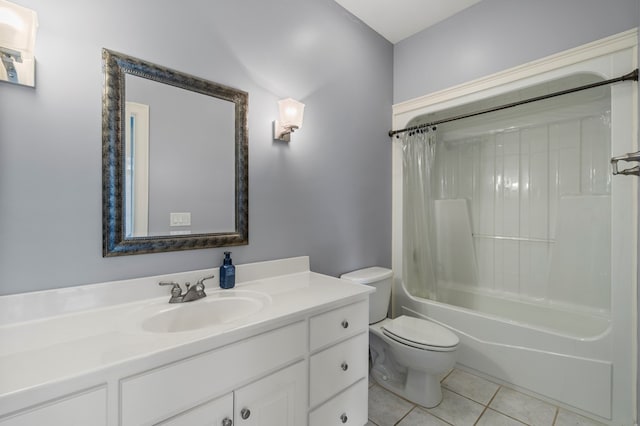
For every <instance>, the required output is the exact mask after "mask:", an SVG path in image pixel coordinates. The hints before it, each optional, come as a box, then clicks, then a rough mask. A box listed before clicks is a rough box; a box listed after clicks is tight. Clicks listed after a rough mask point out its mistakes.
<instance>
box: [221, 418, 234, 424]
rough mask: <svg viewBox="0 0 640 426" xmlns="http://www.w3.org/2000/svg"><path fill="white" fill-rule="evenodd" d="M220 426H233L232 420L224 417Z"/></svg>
mask: <svg viewBox="0 0 640 426" xmlns="http://www.w3.org/2000/svg"><path fill="white" fill-rule="evenodd" d="M222 426H233V420H231V419H230V418H229V417H225V418H224V419H222Z"/></svg>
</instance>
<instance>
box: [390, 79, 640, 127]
mask: <svg viewBox="0 0 640 426" xmlns="http://www.w3.org/2000/svg"><path fill="white" fill-rule="evenodd" d="M630 80H632V81H638V69H637V68H636V69H635V70H633V71H632V72H630V73H629V74H625V75H623V76H621V77H617V78H612V79H610V80H605V81H599V82H597V83H591V84H586V85H584V86H579V87H574V88H573V89H567V90H560V91H558V92H553V93H549V94H548V95H542V96H536V97H534V98H529V99H523V100H521V101H517V102H512V103H509V104H505V105H500V106H497V107H492V108H487V109H483V110H480V111H476V112H472V113H469V114H463V115H456V116H454V117H450V118H445V119H442V120H437V121H434V122H431V123H425V124H419V125H417V126H411V127H406V128H404V129H399V130H389V137H392V136H394V135H397V134H399V133H404V132H410V131H414V130H422V129H425V128H427V127H431V126H437V125H438V124H443V123H448V122H450V121H456V120H461V119H463V118H469V117H475V116H477V115H482V114H487V113H490V112H495V111H500V110H503V109H507V108H513V107H515V106H518V105H524V104H528V103H531V102H537V101H543V100H545V99H549V98H555V97H556V96H562V95H568V94H569V93H575V92H579V91H582V90H587V89H593V88H594V87H600V86H605V85H607V84H613V83H618V82H621V81H630Z"/></svg>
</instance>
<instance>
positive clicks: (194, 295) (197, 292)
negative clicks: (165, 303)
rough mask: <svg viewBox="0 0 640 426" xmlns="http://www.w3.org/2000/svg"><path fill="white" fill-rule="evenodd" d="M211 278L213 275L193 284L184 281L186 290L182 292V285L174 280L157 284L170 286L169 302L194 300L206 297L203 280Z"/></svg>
mask: <svg viewBox="0 0 640 426" xmlns="http://www.w3.org/2000/svg"><path fill="white" fill-rule="evenodd" d="M211 278H215V275H211V276H210V277H204V278H201V279H199V280H198V282H196V284H195V285H194V286H192V285H191V283H185V287H186V288H187V290H186V291H185V292H184V293H182V287H180V284H178V283H177V282H175V281H160V282H159V283H158V285H170V286H172V287H171V299H169V303H183V302H192V301H194V300H198V299H202V298H203V297H207V293H205V292H204V281H205V280H210V279H211Z"/></svg>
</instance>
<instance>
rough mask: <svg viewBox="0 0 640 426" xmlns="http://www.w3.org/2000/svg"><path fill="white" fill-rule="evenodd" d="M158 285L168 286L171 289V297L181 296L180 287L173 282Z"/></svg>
mask: <svg viewBox="0 0 640 426" xmlns="http://www.w3.org/2000/svg"><path fill="white" fill-rule="evenodd" d="M158 285H170V286H173V287H171V295H172V296H180V295H181V294H182V287H180V284H178V283H177V282H175V281H160V282H159V283H158Z"/></svg>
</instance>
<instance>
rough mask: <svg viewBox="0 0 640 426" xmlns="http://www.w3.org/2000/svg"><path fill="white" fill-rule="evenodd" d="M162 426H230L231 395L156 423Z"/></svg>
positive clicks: (231, 415) (231, 418)
mask: <svg viewBox="0 0 640 426" xmlns="http://www.w3.org/2000/svg"><path fill="white" fill-rule="evenodd" d="M158 425H162V426H232V425H233V394H232V393H230V394H228V395H225V396H223V397H220V398H218V399H215V400H213V401H210V402H207V403H205V404H202V405H200V406H198V407H195V408H193V409H191V410H189V411H186V412H184V413H182V414H178V415H177V416H175V417H172V418H170V419H169V420H166V421H164V422H160V423H158Z"/></svg>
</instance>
